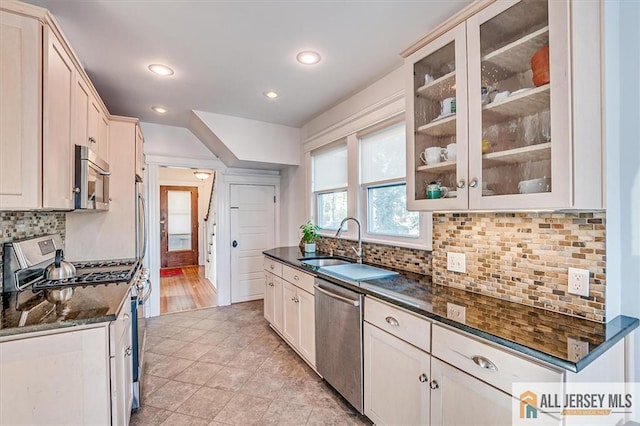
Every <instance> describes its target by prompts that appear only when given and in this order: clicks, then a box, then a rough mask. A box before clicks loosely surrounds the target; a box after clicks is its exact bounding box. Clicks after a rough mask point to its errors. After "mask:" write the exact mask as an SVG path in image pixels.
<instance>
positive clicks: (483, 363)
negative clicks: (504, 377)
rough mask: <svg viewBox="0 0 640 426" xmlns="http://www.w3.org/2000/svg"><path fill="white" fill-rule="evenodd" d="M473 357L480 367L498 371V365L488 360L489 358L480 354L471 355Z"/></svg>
mask: <svg viewBox="0 0 640 426" xmlns="http://www.w3.org/2000/svg"><path fill="white" fill-rule="evenodd" d="M471 359H472V360H473V362H475V363H476V364H477V365H478V366H479V367H480V368H485V369H487V370H493V371H498V367H496V365H495V364H494V363H493V362H491V361H490V360H488V359H487V358H485V357H483V356H480V355H474V356H473V357H471Z"/></svg>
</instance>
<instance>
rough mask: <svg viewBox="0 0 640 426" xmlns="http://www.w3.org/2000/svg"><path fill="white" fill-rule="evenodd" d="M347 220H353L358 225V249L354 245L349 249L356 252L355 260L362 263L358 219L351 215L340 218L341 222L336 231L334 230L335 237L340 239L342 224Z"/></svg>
mask: <svg viewBox="0 0 640 426" xmlns="http://www.w3.org/2000/svg"><path fill="white" fill-rule="evenodd" d="M348 220H353V221H354V222H355V223H356V224H357V225H358V249H357V250H356V248H355V247H351V250H353V251H354V252H355V253H356V260H357V262H358V263H362V233H361V226H360V221H359V220H358V219H356V218H355V217H351V216H348V217H345V218H344V219H342V222H340V227H339V228H338V232H336V237H338V239H340V234H341V233H342V227H343V226H344V224H345V222H346V221H348Z"/></svg>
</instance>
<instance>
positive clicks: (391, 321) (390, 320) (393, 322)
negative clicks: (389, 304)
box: [385, 316, 400, 327]
mask: <svg viewBox="0 0 640 426" xmlns="http://www.w3.org/2000/svg"><path fill="white" fill-rule="evenodd" d="M385 321H387V323H388V324H390V325H392V326H394V327H398V326H399V325H400V323H399V322H398V320H397V319H395V318H394V317H392V316H388V317H386V318H385Z"/></svg>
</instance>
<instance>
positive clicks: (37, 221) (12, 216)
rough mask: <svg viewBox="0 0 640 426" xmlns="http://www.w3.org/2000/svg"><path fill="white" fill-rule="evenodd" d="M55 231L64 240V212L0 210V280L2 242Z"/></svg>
mask: <svg viewBox="0 0 640 426" xmlns="http://www.w3.org/2000/svg"><path fill="white" fill-rule="evenodd" d="M56 233H57V234H60V235H61V236H62V241H64V237H65V214H64V213H54V212H13V211H11V212H10V211H0V280H2V271H3V268H2V255H3V252H4V243H8V242H10V241H14V240H22V239H25V238H31V237H39V236H41V235H46V234H56Z"/></svg>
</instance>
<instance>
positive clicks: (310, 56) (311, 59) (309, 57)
mask: <svg viewBox="0 0 640 426" xmlns="http://www.w3.org/2000/svg"><path fill="white" fill-rule="evenodd" d="M296 59H297V60H298V62H300V63H301V64H305V65H313V64H317V63H318V62H320V59H321V58H320V54H319V53H318V52H314V51H312V50H305V51H304V52H300V53H298V54H297V55H296Z"/></svg>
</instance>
